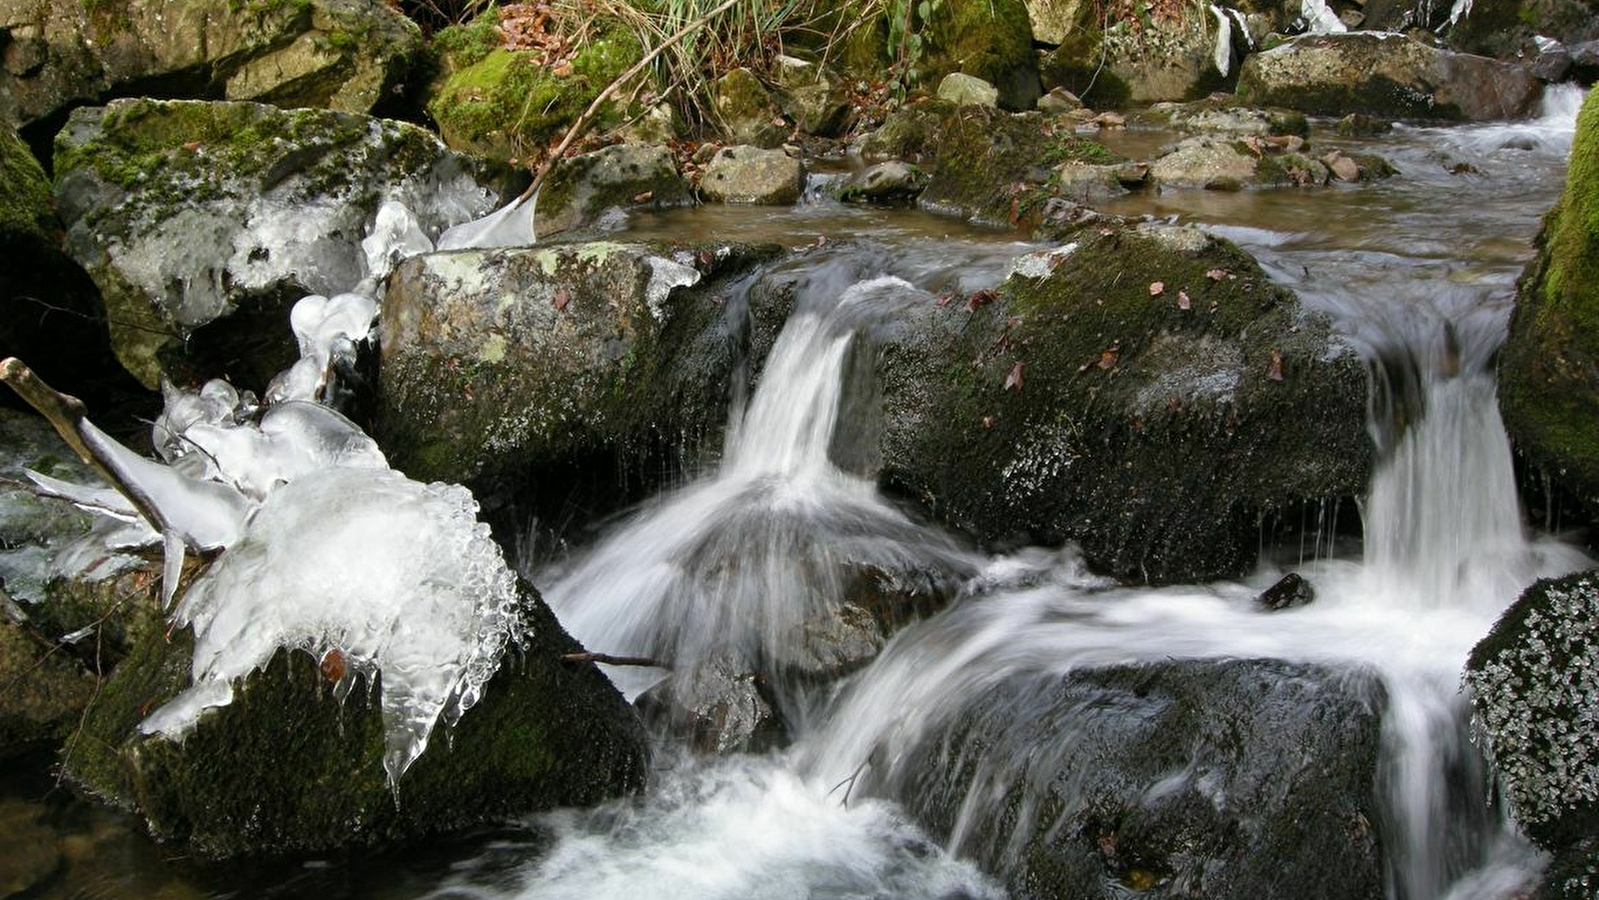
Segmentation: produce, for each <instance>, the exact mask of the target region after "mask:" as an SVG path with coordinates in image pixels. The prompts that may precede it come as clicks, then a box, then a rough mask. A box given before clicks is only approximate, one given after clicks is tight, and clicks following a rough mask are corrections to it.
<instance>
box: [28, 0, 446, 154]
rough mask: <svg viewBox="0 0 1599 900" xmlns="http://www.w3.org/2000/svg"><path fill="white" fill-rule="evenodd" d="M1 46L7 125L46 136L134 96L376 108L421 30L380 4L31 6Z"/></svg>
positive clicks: (410, 57) (398, 79)
mask: <svg viewBox="0 0 1599 900" xmlns="http://www.w3.org/2000/svg"><path fill="white" fill-rule="evenodd" d="M7 45H8V46H7ZM0 46H6V61H7V63H8V64H7V65H6V66H5V67H4V68H0V124H10V125H15V126H25V127H26V126H31V125H37V126H38V127H40V128H47V129H48V128H53V127H55V125H57V124H59V121H60V118H61V117H63V116H65V114H66V112H67V110H68V109H70V108H71V107H73V106H78V105H82V104H84V103H94V102H100V101H102V100H104V99H106V98H108V97H112V96H117V95H126V94H130V93H142V94H147V95H159V96H191V97H201V96H207V97H218V96H222V97H226V98H227V99H230V100H259V101H262V102H268V103H276V104H279V105H282V106H285V107H301V106H314V107H326V108H328V109H334V110H340V111H343V112H360V113H365V112H371V111H372V110H373V109H374V108H375V107H377V106H379V105H380V104H383V103H384V102H386V101H387V100H388V99H389V98H390V97H391V96H392V95H393V94H394V93H395V92H396V91H397V90H399V89H401V88H402V86H403V83H404V79H405V78H406V77H407V76H408V74H409V72H410V70H411V68H412V66H413V65H414V63H415V61H416V57H417V56H418V55H419V54H420V52H421V49H422V33H421V30H420V29H419V28H418V27H417V26H416V24H415V23H413V22H412V21H410V20H409V19H407V18H406V17H405V16H403V15H401V14H400V12H399V11H398V10H397V9H394V8H392V7H391V6H389V5H388V4H386V3H384V2H382V0H270V2H259V3H240V2H233V0H190V2H185V3H156V2H127V3H98V2H87V0H86V2H73V3H49V2H32V0H25V2H21V3H12V4H8V9H7V11H6V12H3V13H0Z"/></svg>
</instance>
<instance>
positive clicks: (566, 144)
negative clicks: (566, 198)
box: [515, 0, 738, 206]
mask: <svg viewBox="0 0 1599 900" xmlns="http://www.w3.org/2000/svg"><path fill="white" fill-rule="evenodd" d="M736 3H738V0H725V2H724V3H722V5H721V6H718V7H717V8H715V9H713V10H711V11H710V12H708V13H706V14H705V15H703V16H700V17H699V18H698V19H695V20H694V21H692V22H690V23H688V24H687V25H684V26H683V27H682V28H679V29H678V30H677V31H676V32H675V33H674V34H672V36H671V37H668V38H667V39H666V40H664V41H662V42H661V43H660V44H658V45H656V47H655V49H653V50H651V51H650V52H648V53H646V54H644V58H643V59H640V60H639V61H638V62H636V63H634V64H633V65H632V66H631V67H629V68H628V70H627V71H626V72H623V73H622V74H620V75H618V76H616V79H615V80H614V81H612V82H611V83H610V84H608V85H606V86H605V90H603V91H600V92H599V94H598V95H596V96H595V97H594V101H593V102H592V103H590V104H589V105H588V109H585V110H583V114H582V115H580V116H578V117H577V121H575V122H573V123H572V127H570V128H568V129H567V130H566V136H565V137H563V138H562V139H561V143H559V144H557V145H556V147H555V151H554V152H553V153H551V154H550V155H549V156H548V157H546V158H545V160H544V162H542V163H539V170H538V172H536V173H534V175H533V183H532V184H530V185H528V186H527V190H525V191H523V192H522V195H521V196H520V197H517V198H516V204H515V205H516V206H521V205H522V204H523V203H526V202H527V201H528V200H529V199H530V198H531V197H532V196H533V195H534V194H537V193H538V192H539V188H541V187H543V186H544V179H545V178H546V177H548V176H549V174H550V170H551V169H553V168H554V167H555V165H556V163H558V162H560V160H561V157H562V156H564V155H565V154H566V151H567V149H568V148H570V147H571V146H572V142H573V141H575V140H577V137H578V135H580V134H582V133H583V131H584V129H586V128H588V126H589V123H590V122H591V121H593V119H594V116H595V115H597V114H598V113H599V111H600V107H601V106H603V105H604V104H605V101H606V100H608V99H610V96H611V95H612V94H614V93H616V92H617V91H618V90H619V89H620V88H621V87H622V85H624V84H626V83H627V82H628V81H629V80H631V79H632V78H633V76H635V75H637V74H638V73H640V72H642V71H644V69H645V68H646V67H647V66H649V64H650V63H652V62H654V61H655V59H656V57H658V56H660V55H661V54H662V53H665V52H666V51H667V50H668V49H670V48H671V47H672V45H673V44H676V43H677V42H679V41H681V40H683V39H684V38H686V37H688V36H689V35H690V34H693V33H694V32H695V31H698V30H699V29H700V28H702V27H704V25H705V23H706V22H709V21H710V20H712V19H714V18H716V17H717V16H719V15H721V14H722V13H724V12H726V11H727V10H729V9H731V8H732V7H733V5H734V4H736Z"/></svg>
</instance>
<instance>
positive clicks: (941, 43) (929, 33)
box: [918, 0, 1043, 110]
mask: <svg viewBox="0 0 1599 900" xmlns="http://www.w3.org/2000/svg"><path fill="white" fill-rule="evenodd" d="M930 9H931V11H932V18H931V19H929V20H927V21H924V22H922V25H921V32H920V34H921V37H922V39H923V45H922V47H923V50H922V56H921V59H920V60H919V63H918V64H919V68H920V75H921V81H922V83H923V84H935V83H938V82H940V81H942V80H943V78H944V76H946V75H948V74H950V73H951V72H963V73H965V74H967V75H973V76H976V77H978V78H981V79H982V80H984V81H986V82H988V83H989V84H991V85H994V87H995V88H997V89H998V91H999V95H998V102H999V105H1000V107H1001V108H1003V109H1008V110H1028V109H1032V108H1033V106H1034V104H1036V103H1037V102H1038V97H1039V95H1040V94H1042V93H1043V88H1042V87H1041V86H1040V85H1039V80H1038V58H1037V56H1036V55H1035V54H1034V53H1033V35H1032V26H1031V25H1030V24H1029V23H1028V20H1027V7H1026V5H1025V3H1024V2H1023V0H943V2H942V3H939V4H937V5H936V6H932V7H930Z"/></svg>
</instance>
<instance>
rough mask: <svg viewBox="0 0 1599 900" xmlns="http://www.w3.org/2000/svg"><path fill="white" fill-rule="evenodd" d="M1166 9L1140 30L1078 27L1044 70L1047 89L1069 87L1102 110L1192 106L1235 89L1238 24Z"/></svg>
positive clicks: (1197, 8) (1194, 10) (1188, 7)
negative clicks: (1126, 106)
mask: <svg viewBox="0 0 1599 900" xmlns="http://www.w3.org/2000/svg"><path fill="white" fill-rule="evenodd" d="M1165 9H1166V10H1169V12H1162V13H1158V14H1157V15H1156V16H1155V17H1153V18H1149V19H1147V20H1146V21H1145V22H1144V23H1143V24H1142V26H1141V27H1127V25H1126V24H1125V23H1124V24H1123V25H1122V27H1118V28H1112V29H1103V28H1101V27H1100V23H1098V22H1086V23H1082V24H1080V25H1079V27H1078V28H1077V29H1076V30H1075V31H1074V32H1072V34H1071V36H1070V37H1069V38H1068V39H1067V40H1066V41H1065V42H1064V43H1062V44H1061V45H1060V46H1059V47H1057V48H1056V49H1055V50H1053V51H1051V52H1050V54H1049V55H1048V56H1046V57H1045V58H1044V60H1043V62H1042V63H1041V64H1040V66H1039V70H1040V73H1041V74H1042V76H1043V83H1044V87H1045V88H1055V87H1064V88H1066V89H1067V90H1069V91H1072V92H1073V93H1075V94H1077V95H1079V96H1080V97H1082V99H1083V100H1084V101H1086V102H1088V103H1091V104H1093V105H1095V106H1096V107H1104V106H1121V105H1123V104H1125V103H1135V104H1143V103H1157V102H1160V101H1175V100H1193V99H1196V98H1199V97H1203V96H1205V95H1207V94H1209V93H1211V92H1212V91H1216V90H1223V89H1225V88H1227V87H1229V86H1230V84H1231V78H1230V76H1234V77H1235V76H1236V75H1237V73H1238V70H1237V69H1236V68H1235V67H1234V65H1233V56H1234V50H1233V36H1234V34H1236V33H1237V30H1238V29H1237V28H1236V27H1235V25H1234V23H1233V20H1232V19H1230V18H1229V19H1225V20H1218V19H1217V18H1216V17H1215V16H1214V15H1212V14H1211V12H1210V11H1209V10H1208V9H1206V8H1205V7H1204V6H1201V5H1197V4H1183V5H1176V4H1173V5H1170V6H1166V7H1165ZM1223 29H1225V30H1223ZM1240 41H1242V38H1241V37H1240Z"/></svg>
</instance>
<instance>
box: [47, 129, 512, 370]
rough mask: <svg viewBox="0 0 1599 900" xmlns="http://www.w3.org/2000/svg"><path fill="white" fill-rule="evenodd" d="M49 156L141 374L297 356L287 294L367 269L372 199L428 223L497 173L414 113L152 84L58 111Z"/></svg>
mask: <svg viewBox="0 0 1599 900" xmlns="http://www.w3.org/2000/svg"><path fill="white" fill-rule="evenodd" d="M55 168H56V197H57V202H58V204H59V208H60V211H61V217H62V219H63V221H64V222H65V223H66V227H67V238H66V245H67V250H68V252H69V253H70V254H71V255H72V257H73V258H74V259H76V260H77V261H78V262H79V263H81V264H82V265H83V267H84V269H86V270H87V271H88V273H89V275H90V277H92V278H93V279H94V282H95V284H96V285H98V286H99V288H100V291H101V293H102V294H103V295H104V298H105V304H106V309H107V312H108V316H109V321H110V331H111V342H112V346H113V348H114V349H115V351H116V355H117V358H118V359H119V360H120V361H121V362H122V364H123V366H124V367H126V368H127V370H128V371H129V372H131V373H133V375H134V376H135V377H137V378H138V379H139V381H140V382H141V383H143V384H144V385H145V386H146V387H150V388H154V387H155V386H157V384H158V383H159V381H160V379H161V377H162V376H163V375H166V376H168V377H170V378H172V379H173V380H174V381H177V382H179V383H190V382H198V381H201V380H203V379H205V378H210V377H218V376H222V375H224V374H226V375H228V376H230V377H231V378H233V379H234V380H235V381H236V382H238V383H242V384H256V385H264V384H266V383H267V382H268V381H269V380H270V379H271V377H272V376H273V375H274V374H276V373H277V372H278V371H280V370H282V369H283V368H285V367H286V366H287V365H288V364H289V363H291V362H293V361H294V360H295V359H297V358H298V356H299V354H298V351H297V349H296V348H295V347H294V345H293V339H292V336H291V335H290V333H289V331H288V330H287V329H285V328H284V327H283V323H284V322H285V321H286V316H287V311H288V307H289V306H290V305H291V304H292V303H294V302H295V301H297V300H299V299H300V298H301V297H302V296H304V295H306V294H311V293H317V294H324V295H328V296H331V295H333V294H336V293H340V292H343V291H348V290H352V289H354V288H355V287H356V286H357V284H358V283H359V282H360V281H361V280H362V279H363V278H365V277H367V275H368V274H369V272H368V270H367V261H366V257H365V255H364V253H363V251H362V248H361V243H360V241H361V239H362V238H363V237H365V236H366V233H367V230H368V228H369V227H370V224H371V222H372V220H373V217H374V215H375V214H376V212H377V209H378V207H379V206H380V205H381V204H382V203H383V202H384V201H385V200H390V199H393V200H398V201H400V202H402V203H405V204H406V205H407V206H408V207H409V208H410V209H411V210H412V211H413V212H414V213H415V214H416V215H417V218H418V220H419V222H420V224H421V226H422V228H423V229H424V231H426V232H428V233H430V234H433V235H437V233H438V232H439V231H440V230H441V229H442V228H444V227H445V226H448V225H452V224H455V223H458V222H461V221H465V220H467V219H470V218H472V217H474V216H476V215H480V214H482V213H484V212H486V211H488V210H489V209H492V208H493V206H494V204H495V203H496V202H497V200H498V189H499V187H500V186H501V185H503V183H504V181H505V177H506V173H505V170H503V169H498V170H496V169H491V168H487V167H485V166H484V165H483V164H482V163H481V162H479V161H476V160H471V159H468V158H466V157H462V156H458V155H456V154H453V153H450V152H449V151H447V150H446V149H445V148H444V147H443V145H442V144H440V143H439V141H438V139H437V138H435V137H433V136H432V135H431V134H429V133H428V132H426V131H424V130H422V129H420V128H417V127H416V126H414V125H407V124H403V123H399V122H390V121H385V120H382V119H373V118H369V117H366V116H357V115H351V114H346V113H333V112H326V111H322V110H309V109H301V110H281V109H277V108H275V107H271V106H264V105H261V104H255V103H227V102H215V103H208V102H199V101H170V102H163V101H153V100H117V101H114V102H112V103H111V104H110V105H109V106H106V107H103V108H88V109H80V110H77V111H75V112H74V113H73V115H72V118H71V119H70V120H69V122H68V124H67V127H66V129H65V130H63V131H62V132H61V134H60V135H59V136H58V137H57V140H56V157H55Z"/></svg>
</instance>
